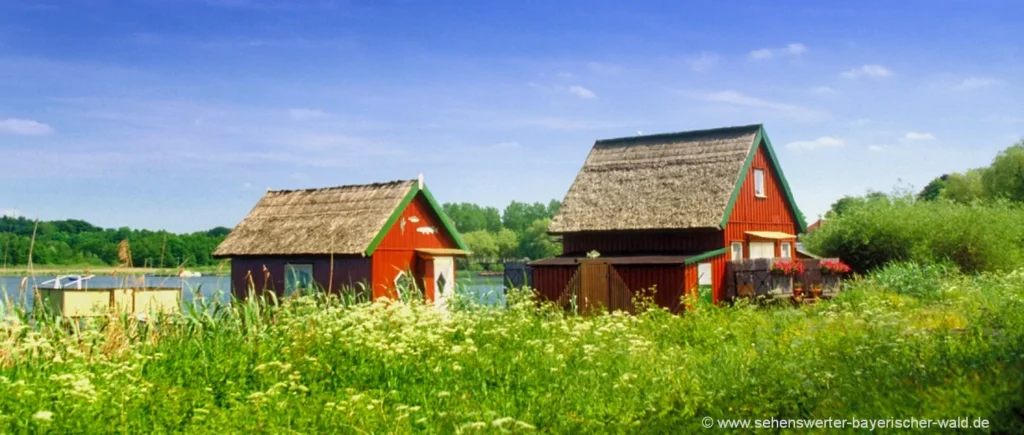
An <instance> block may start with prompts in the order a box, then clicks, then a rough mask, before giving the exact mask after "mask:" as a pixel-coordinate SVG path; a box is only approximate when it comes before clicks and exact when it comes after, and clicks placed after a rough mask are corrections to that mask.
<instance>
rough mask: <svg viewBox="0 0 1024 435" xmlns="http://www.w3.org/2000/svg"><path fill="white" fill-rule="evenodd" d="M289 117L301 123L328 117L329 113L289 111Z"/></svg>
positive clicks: (305, 110)
mask: <svg viewBox="0 0 1024 435" xmlns="http://www.w3.org/2000/svg"><path fill="white" fill-rule="evenodd" d="M288 115H289V116H291V117H292V119H297V120H300V121H301V120H306V119H315V118H323V117H325V116H327V113H324V111H322V110H317V109H288Z"/></svg>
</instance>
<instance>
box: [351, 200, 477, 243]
mask: <svg viewBox="0 0 1024 435" xmlns="http://www.w3.org/2000/svg"><path fill="white" fill-rule="evenodd" d="M419 193H423V197H424V198H425V199H426V200H427V204H428V205H429V206H430V209H431V210H433V211H434V214H436V215H437V217H438V219H439V220H440V221H441V225H442V226H444V229H445V230H446V231H448V234H449V235H451V237H452V239H453V240H454V241H455V244H456V245H457V246H458V247H459V249H462V250H464V251H468V250H469V248H468V247H467V245H466V242H464V241H463V240H462V236H460V235H459V232H458V231H457V230H456V229H455V224H453V223H452V221H451V219H449V218H448V215H447V214H445V212H444V209H443V208H441V205H440V204H438V202H437V200H436V199H434V195H431V194H430V191H429V190H427V186H423V189H420V186H419V183H416V184H413V185H412V188H410V189H409V193H407V194H406V195H405V197H404V198H402V202H400V203H398V207H395V211H393V212H391V216H390V217H388V220H387V222H384V226H382V227H381V229H380V231H379V232H378V233H377V235H376V236H375V237H374V238H373V241H371V242H370V246H367V247H366V252H365V253H363V255H364V256H366V257H369V256H371V255H373V252H374V251H376V250H377V247H378V246H380V243H381V242H382V241H384V237H385V236H387V234H388V230H390V229H391V228H392V227H394V226H395V222H398V218H400V217H402V212H404V211H405V208H406V207H408V206H409V204H411V203H412V201H413V200H414V199H416V195H417V194H419Z"/></svg>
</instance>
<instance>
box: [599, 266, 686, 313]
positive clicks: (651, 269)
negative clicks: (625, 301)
mask: <svg viewBox="0 0 1024 435" xmlns="http://www.w3.org/2000/svg"><path fill="white" fill-rule="evenodd" d="M614 269H615V272H617V273H618V274H619V276H621V277H622V281H623V282H625V283H626V286H628V287H629V290H630V291H632V292H633V295H636V294H637V293H639V292H641V291H644V290H647V289H650V288H652V287H655V288H656V290H657V293H655V295H654V302H655V303H657V304H658V306H661V307H668V308H669V309H670V310H672V312H673V313H675V312H679V309H680V307H681V306H682V305H681V304H680V299H681V298H682V296H683V294H684V290H683V285H684V284H683V270H684V268H683V266H682V265H649V266H642V265H635V266H634V265H629V266H625V265H618V266H614Z"/></svg>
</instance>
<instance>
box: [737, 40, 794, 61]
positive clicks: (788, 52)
mask: <svg viewBox="0 0 1024 435" xmlns="http://www.w3.org/2000/svg"><path fill="white" fill-rule="evenodd" d="M806 51H807V46H806V45H803V44H800V43H792V44H788V45H786V46H785V47H782V48H762V49H759V50H754V51H751V52H750V54H749V56H750V58H751V59H754V60H768V59H771V58H773V57H775V56H799V55H801V54H803V53H804V52H806Z"/></svg>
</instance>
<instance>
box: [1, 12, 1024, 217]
mask: <svg viewBox="0 0 1024 435" xmlns="http://www.w3.org/2000/svg"><path fill="white" fill-rule="evenodd" d="M667 3H680V4H666V3H665V2H644V1H632V2H606V1H586V2H583V1H580V2H570V1H558V2H542V1H536V2H534V1H526V2H501V3H499V2H459V3H455V2H445V3H438V4H428V3H427V2H412V1H405V2H383V1H373V2H355V1H352V2H345V1H330V0H307V1H287V0H206V1H199V0H196V1H188V0H163V1H158V0H138V1H116V2H115V1H103V0H80V1H0V17H2V18H0V213H7V214H10V213H18V214H20V215H24V216H28V217H39V218H41V219H46V220H49V219H62V218H80V219H86V220H89V221H91V222H94V223H96V224H98V225H102V226H105V227H118V226H132V227H142V228H151V229H169V230H172V231H195V230H200V229H206V228H210V227H213V226H217V225H224V226H233V225H234V224H236V223H237V222H238V221H240V220H241V219H242V217H244V216H245V214H246V213H247V212H248V211H249V209H250V208H251V207H252V206H253V205H254V204H255V203H256V201H257V200H258V199H259V197H260V196H261V195H262V194H263V193H264V191H265V190H266V189H267V188H268V187H269V188H273V189H282V188H298V187H318V186H331V185H341V184H349V183H364V182H373V181H386V180H392V179H400V178H414V177H415V176H416V175H417V174H418V173H420V172H422V173H424V174H425V178H426V181H427V183H428V184H429V185H430V187H431V190H432V191H433V192H434V194H435V196H437V197H438V199H439V200H440V201H443V202H461V201H469V202H476V203H481V204H486V205H494V206H498V207H503V206H504V205H506V204H507V203H508V202H509V201H511V200H519V201H531V202H532V201H545V202H546V201H548V200H550V199H552V198H558V199H561V198H562V197H563V196H564V194H565V192H566V190H567V189H568V187H569V185H570V184H571V182H572V180H573V178H574V176H575V174H576V172H577V170H578V169H579V168H580V166H581V165H582V163H583V160H584V159H585V157H586V155H587V153H588V151H589V149H590V147H591V145H592V144H593V142H594V140H596V139H601V138H610V137H620V136H628V135H633V134H636V133H637V132H643V133H659V132H672V131H681V130H689V129H700V128H712V127H720V126H729V125H742V124H751V123H758V122H763V123H764V124H765V126H766V128H767V130H768V134H769V136H770V137H771V139H772V143H773V144H774V146H775V147H776V151H777V153H778V155H779V159H780V161H781V163H782V165H783V168H784V170H785V172H786V176H787V178H788V179H789V182H790V185H791V187H792V189H793V192H794V195H795V197H796V199H797V201H798V202H799V205H800V207H801V208H802V209H803V211H804V213H805V214H806V215H807V216H808V218H809V219H811V220H813V219H814V218H815V217H816V216H817V215H818V214H820V213H823V212H824V211H825V210H827V209H828V206H829V204H831V203H832V202H833V201H835V200H836V199H837V198H839V197H841V196H843V195H847V194H861V193H864V192H865V191H866V190H867V189H875V190H883V191H891V190H892V189H893V188H894V187H912V188H914V189H915V190H916V189H919V188H920V187H921V186H923V185H924V184H926V183H927V182H928V181H929V180H930V179H932V178H934V177H935V176H937V175H940V174H942V173H946V172H951V171H962V170H965V169H967V168H970V167H977V166H982V165H986V164H988V162H990V161H991V159H992V158H993V157H994V156H995V154H996V152H998V151H999V150H1001V149H1004V148H1006V147H1008V146H1010V145H1012V144H1013V143H1015V142H1016V141H1018V140H1020V139H1021V138H1022V137H1024V104H1021V101H1022V100H1024V98H1022V97H1024V91H1022V87H1021V86H1022V83H1021V80H1020V77H1024V51H1022V50H1024V48H1022V47H1024V36H1022V35H1024V33H1022V32H1021V31H1020V25H1019V22H1018V20H1016V17H1019V16H1021V14H1022V13H1024V5H1022V4H1020V3H1019V2H1015V1H996V2H993V1H957V2H953V1H901V2H890V1H862V2H856V3H848V2H847V3H845V4H838V3H836V4H831V3H828V4H826V3H825V2H802V1H773V2H747V1H743V2H739V1H721V2H701V3H699V4H698V3H696V2H687V4H685V5H684V4H682V3H683V2H667Z"/></svg>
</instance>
